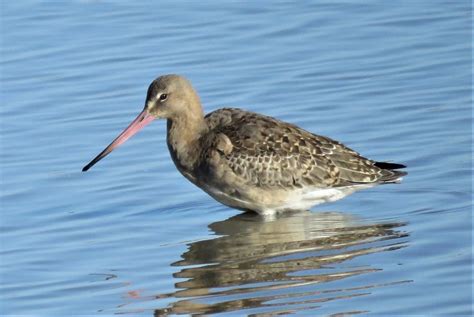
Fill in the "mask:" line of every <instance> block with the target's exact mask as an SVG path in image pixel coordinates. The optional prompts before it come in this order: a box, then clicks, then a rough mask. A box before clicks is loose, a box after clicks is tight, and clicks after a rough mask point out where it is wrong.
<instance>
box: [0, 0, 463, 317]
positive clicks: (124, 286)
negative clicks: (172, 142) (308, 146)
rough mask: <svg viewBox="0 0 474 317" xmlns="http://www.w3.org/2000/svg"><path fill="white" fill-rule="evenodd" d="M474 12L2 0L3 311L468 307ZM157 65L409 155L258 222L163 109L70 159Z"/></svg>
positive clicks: (140, 90)
mask: <svg viewBox="0 0 474 317" xmlns="http://www.w3.org/2000/svg"><path fill="white" fill-rule="evenodd" d="M471 12H472V8H471V6H470V3H469V2H467V1H438V0H435V1H430V2H429V3H428V2H426V1H402V2H397V3H393V4H392V3H389V2H386V1H383V2H380V1H364V2H363V3H361V2H355V1H338V2H334V1H318V2H314V3H306V4H303V3H301V4H300V3H298V4H295V3H293V2H278V3H275V2H258V3H246V4H242V3H238V2H227V3H221V2H212V1H211V2H201V3H193V2H187V3H177V2H172V1H160V2H159V3H154V2H145V1H138V2H137V1H135V2H133V3H123V2H115V1H67V2H63V3H58V2H48V1H41V2H40V1H21V2H18V1H16V2H3V3H2V8H1V64H0V65H1V91H2V106H1V107H0V118H1V119H0V120H1V121H0V128H1V140H0V153H1V169H0V172H1V174H0V177H1V185H2V187H1V191H0V202H1V214H0V227H1V228H0V230H1V231H0V232H1V238H0V243H1V245H0V246H1V248H0V285H1V287H0V292H1V296H0V298H1V301H0V312H1V313H2V314H5V315H11V314H17V315H18V314H23V315H25V314H35V315H45V316H52V315H62V316H64V315H71V314H77V315H109V314H126V315H127V314H130V315H134V314H142V315H148V316H150V315H162V314H186V315H190V314H220V315H253V316H258V315H263V314H274V315H276V314H300V315H313V316H314V315H337V314H345V315H353V314H362V315H366V314H374V315H408V314H410V315H415V314H426V315H432V314H441V315H446V314H456V315H469V314H472V94H471V89H472V82H471V75H472V71H471V56H472V51H471V41H472V34H471V28H472V18H471ZM165 73H180V74H183V75H185V76H187V77H188V78H189V79H190V80H191V81H192V82H193V83H194V85H195V88H196V89H197V90H198V91H199V93H200V96H201V100H202V103H203V105H204V107H205V109H206V111H211V110H214V109H216V108H219V107H222V106H235V107H242V108H245V109H248V110H252V111H256V112H261V113H265V114H268V115H272V116H275V117H278V118H281V119H284V120H286V121H289V122H292V123H295V124H298V125H300V126H302V127H303V128H305V129H307V130H310V131H313V132H315V133H318V134H322V135H327V136H330V137H332V138H334V139H337V140H340V141H341V142H343V143H345V144H347V145H348V146H350V147H351V148H354V149H355V150H357V151H359V152H361V153H362V154H363V155H365V156H368V157H370V158H373V159H376V160H391V161H394V162H398V163H404V164H407V165H408V173H409V174H408V176H407V177H405V179H404V181H403V183H402V184H392V185H386V186H380V187H376V188H372V189H369V190H364V191H361V192H358V193H356V194H354V195H352V196H349V197H347V198H345V199H344V200H341V201H338V202H335V203H331V204H326V205H320V206H317V207H315V208H313V210H311V211H306V212H301V213H294V214H288V215H284V216H282V217H276V218H274V219H266V220H265V219H262V218H260V217H257V216H255V215H249V214H243V215H242V214H240V213H239V211H237V210H233V209H230V208H228V207H225V206H222V205H220V204H218V203H216V202H215V201H213V200H212V199H211V198H210V197H208V196H207V195H206V194H205V193H203V192H201V191H200V190H199V189H197V188H195V187H194V186H193V185H192V184H190V183H188V182H187V181H186V180H185V179H184V178H183V177H182V176H181V175H179V173H178V172H177V171H176V169H175V168H174V166H173V164H172V162H171V159H170V158H169V154H168V153H167V148H166V143H165V123H164V122H155V123H154V124H152V125H150V126H149V127H147V128H146V129H145V130H144V131H143V132H141V133H140V134H139V135H137V136H136V137H134V138H133V139H132V140H130V141H129V142H128V143H127V144H126V145H124V146H122V147H121V148H120V149H119V150H117V151H116V152H114V153H113V154H112V155H110V156H109V157H107V158H106V159H104V160H103V161H101V162H100V163H99V164H98V165H97V166H95V167H94V168H93V169H92V170H91V171H90V172H88V173H81V168H82V167H83V166H84V164H86V163H87V162H88V161H89V160H90V159H91V158H93V157H94V156H95V155H96V154H97V153H98V152H99V151H100V150H102V148H103V147H105V146H106V145H107V144H108V143H109V142H110V141H111V140H112V139H113V138H114V137H115V136H116V135H117V134H118V133H119V132H120V131H121V129H123V128H125V127H126V125H127V124H128V123H129V122H130V121H131V120H132V119H133V118H134V117H135V115H136V114H137V113H138V112H139V111H140V110H141V108H142V106H143V102H144V99H145V93H146V88H147V86H148V84H149V83H150V82H151V81H152V80H153V79H154V78H155V77H156V76H158V75H160V74H165Z"/></svg>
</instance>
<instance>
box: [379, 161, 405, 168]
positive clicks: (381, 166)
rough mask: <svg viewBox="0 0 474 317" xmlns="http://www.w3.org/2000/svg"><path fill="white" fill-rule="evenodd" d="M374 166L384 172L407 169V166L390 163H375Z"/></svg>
mask: <svg viewBox="0 0 474 317" xmlns="http://www.w3.org/2000/svg"><path fill="white" fill-rule="evenodd" d="M374 165H375V166H377V167H378V168H381V169H384V170H397V169H400V168H406V165H403V164H397V163H388V162H375V164H374Z"/></svg>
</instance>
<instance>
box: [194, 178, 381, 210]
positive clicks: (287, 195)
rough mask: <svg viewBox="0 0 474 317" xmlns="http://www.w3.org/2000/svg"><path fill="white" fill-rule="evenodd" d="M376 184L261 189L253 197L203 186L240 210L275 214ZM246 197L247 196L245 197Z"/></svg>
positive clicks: (319, 202) (337, 197) (313, 204)
mask: <svg viewBox="0 0 474 317" xmlns="http://www.w3.org/2000/svg"><path fill="white" fill-rule="evenodd" d="M372 186H374V185H354V186H346V187H334V188H303V189H296V190H291V191H283V190H275V191H270V190H265V191H263V190H261V192H260V193H257V194H256V195H253V197H245V196H243V197H235V195H230V194H228V193H225V192H224V191H222V190H220V189H219V188H216V187H212V188H211V187H203V188H202V189H204V191H206V192H207V193H208V194H209V195H211V196H212V197H213V198H214V199H216V200H217V201H219V202H221V203H223V204H225V205H227V206H230V207H233V208H237V209H240V210H252V211H255V212H257V213H259V214H266V215H268V214H275V213H279V212H283V211H290V210H308V209H309V208H311V207H313V206H315V205H319V204H322V203H325V202H331V201H335V200H338V199H341V198H343V197H345V196H347V195H350V194H352V193H353V192H355V191H357V190H360V189H364V188H368V187H372ZM244 197H245V198H244Z"/></svg>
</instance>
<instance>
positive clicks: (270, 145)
mask: <svg viewBox="0 0 474 317" xmlns="http://www.w3.org/2000/svg"><path fill="white" fill-rule="evenodd" d="M205 120H206V124H207V126H208V130H209V135H212V136H213V137H211V138H214V139H216V140H217V141H215V142H214V150H217V151H215V152H216V153H218V155H219V156H220V162H221V164H225V165H227V166H226V168H230V169H231V170H232V171H233V173H235V174H236V176H238V177H239V178H241V179H242V180H243V181H244V182H247V183H248V184H249V185H252V186H257V187H267V188H268V187H269V188H304V187H321V188H328V187H342V186H353V185H357V184H375V183H387V182H394V181H397V180H398V179H399V178H400V177H401V176H403V175H405V173H404V172H401V171H396V170H394V169H397V168H402V167H404V166H403V165H399V164H391V163H382V162H376V161H372V160H369V159H367V158H364V157H362V156H361V155H360V154H359V153H357V152H355V151H353V150H351V149H350V148H348V147H346V146H345V145H343V144H341V143H339V142H337V141H335V140H332V139H330V138H327V137H324V136H319V135H315V134H313V133H310V132H308V131H306V130H304V129H301V128H299V127H297V126H295V125H292V124H289V123H285V122H282V121H280V120H277V119H275V118H272V117H269V116H264V115H260V114H257V113H253V112H248V111H244V110H241V109H235V108H223V109H219V110H216V111H214V112H211V113H209V114H208V115H207V116H206V117H205ZM210 148H211V150H212V148H213V147H212V146H211V147H210Z"/></svg>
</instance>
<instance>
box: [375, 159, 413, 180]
mask: <svg viewBox="0 0 474 317" xmlns="http://www.w3.org/2000/svg"><path fill="white" fill-rule="evenodd" d="M374 165H375V166H377V167H378V168H380V169H382V173H383V176H382V178H381V179H380V180H379V181H380V182H381V183H398V182H399V181H400V180H401V179H402V177H403V176H405V175H407V172H404V171H398V169H401V168H406V166H405V165H403V164H397V163H388V162H375V164H374Z"/></svg>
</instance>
